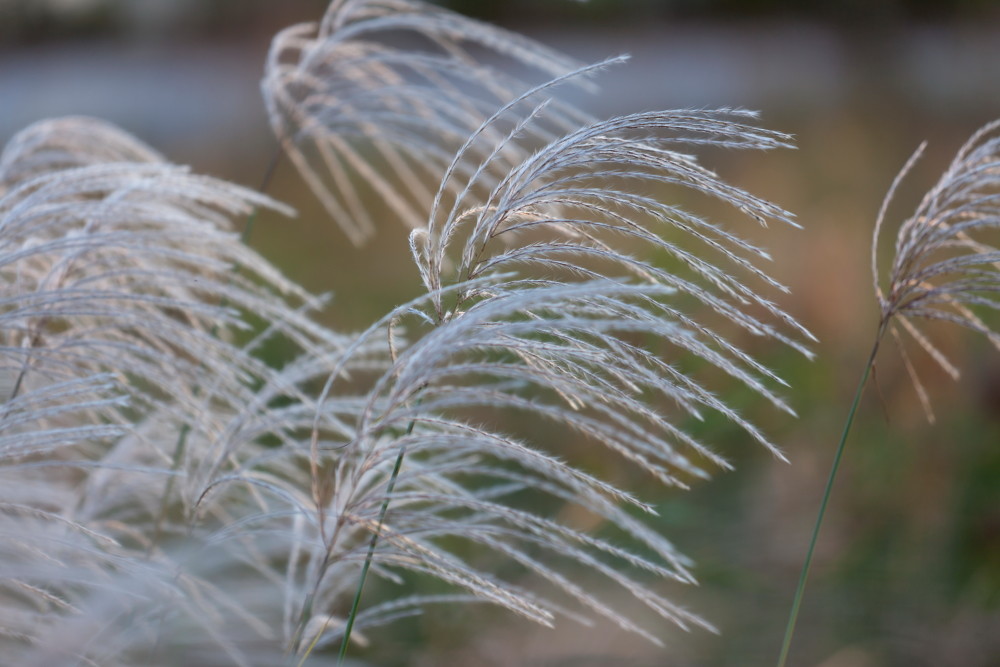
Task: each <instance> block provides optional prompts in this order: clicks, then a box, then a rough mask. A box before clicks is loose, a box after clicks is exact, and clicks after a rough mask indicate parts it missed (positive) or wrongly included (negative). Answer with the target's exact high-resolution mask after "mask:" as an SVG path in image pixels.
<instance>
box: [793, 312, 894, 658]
mask: <svg viewBox="0 0 1000 667" xmlns="http://www.w3.org/2000/svg"><path fill="white" fill-rule="evenodd" d="M887 324H888V319H887V318H883V320H882V321H881V323H880V324H879V328H878V333H877V334H876V336H875V344H874V345H872V351H871V354H869V355H868V362H867V363H866V364H865V370H864V372H863V373H862V374H861V381H860V382H858V388H857V390H855V392H854V401H853V402H852V403H851V409H850V411H849V412H848V413H847V420H846V421H845V422H844V431H843V433H842V434H841V436H840V442H839V443H838V444H837V453H836V454H835V455H834V457H833V465H832V466H831V467H830V477H829V478H828V479H827V481H826V489H825V490H824V491H823V500H822V501H821V502H820V505H819V513H818V514H817V516H816V523H815V524H814V525H813V532H812V538H811V539H810V540H809V549H808V550H807V551H806V558H805V562H803V563H802V572H801V573H800V574H799V585H798V587H797V588H796V589H795V599H794V600H793V601H792V608H791V610H790V612H789V614H788V625H787V626H786V627H785V638H784V640H783V641H782V643H781V655H780V656H779V657H778V667H785V663H786V661H787V660H788V651H789V649H790V648H791V646H792V637H793V636H794V635H795V624H796V623H797V622H798V619H799V608H800V607H801V606H802V597H803V596H804V594H805V590H806V581H807V580H808V579H809V568H810V566H811V565H812V559H813V553H814V552H815V551H816V543H817V542H818V541H819V531H820V528H821V527H822V525H823V517H824V516H826V508H827V506H828V505H829V504H830V494H831V492H832V491H833V483H834V481H835V480H836V479H837V472H838V470H839V469H840V461H841V459H842V458H843V456H844V446H845V445H846V443H847V436H848V434H849V433H850V432H851V426H853V424H854V416H855V415H856V414H857V411H858V406H859V405H860V404H861V396H862V395H863V394H864V392H865V386H866V385H867V384H868V378H869V377H870V376H871V372H872V369H873V368H874V367H875V357H876V356H877V355H878V348H879V344H880V343H881V342H882V334H884V333H885V328H886V325H887Z"/></svg>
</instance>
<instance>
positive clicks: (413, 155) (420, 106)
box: [261, 0, 588, 243]
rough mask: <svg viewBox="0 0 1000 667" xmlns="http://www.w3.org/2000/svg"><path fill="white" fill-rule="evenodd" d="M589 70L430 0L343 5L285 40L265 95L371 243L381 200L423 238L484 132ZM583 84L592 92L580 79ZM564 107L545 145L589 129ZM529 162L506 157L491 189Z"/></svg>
mask: <svg viewBox="0 0 1000 667" xmlns="http://www.w3.org/2000/svg"><path fill="white" fill-rule="evenodd" d="M505 65H506V67H505ZM578 67H579V64H578V63H575V62H574V61H572V60H570V59H569V58H567V57H565V56H563V55H561V54H559V53H557V52H555V51H553V50H551V49H548V48H546V47H544V46H542V45H540V44H538V43H536V42H534V41H531V40H529V39H526V38H524V37H522V36H520V35H517V34H514V33H511V32H508V31H505V30H502V29H499V28H495V27H493V26H490V25H487V24H484V23H480V22H478V21H473V20H471V19H468V18H465V17H463V16H460V15H458V14H455V13H454V12H450V11H447V10H444V9H441V8H439V7H435V6H433V5H430V4H427V3H424V2H420V1H419V0H334V2H332V3H331V5H330V7H329V9H328V10H327V12H326V15H325V16H324V17H323V20H322V21H321V22H320V23H319V24H318V25H317V24H301V25H296V26H292V27H290V28H287V29H285V30H283V31H281V32H279V33H278V34H277V36H275V38H274V41H273V43H272V46H271V52H270V54H269V56H268V61H267V68H266V71H265V76H264V80H263V82H262V84H261V88H262V91H263V94H264V100H265V103H266V105H267V110H268V116H269V118H270V122H271V126H272V127H273V128H274V131H275V133H276V134H277V136H278V138H279V140H280V141H281V144H282V146H283V148H284V150H285V152H286V153H287V154H288V155H289V157H290V158H291V160H292V161H293V162H294V163H295V166H296V167H297V168H298V170H299V171H300V173H301V174H302V176H303V178H304V179H305V180H306V182H307V183H308V184H309V186H310V187H311V188H312V190H313V192H315V193H316V195H317V196H318V197H319V199H320V201H321V202H322V203H323V205H324V206H325V207H326V209H327V210H328V211H329V213H330V215H331V216H332V218H333V219H334V220H335V221H336V222H337V224H339V225H340V226H341V227H342V228H343V229H344V231H345V233H347V235H348V236H349V237H350V238H351V240H352V241H354V242H355V243H360V242H361V241H364V240H365V239H366V238H368V237H369V236H370V235H371V234H372V233H373V231H374V228H375V224H374V222H373V220H372V219H371V214H370V211H369V210H368V209H369V207H370V206H371V204H370V202H371V200H372V198H373V197H375V198H378V199H379V200H381V201H384V202H385V204H386V205H387V206H388V207H389V208H390V209H391V211H392V213H393V214H394V215H395V216H396V217H397V218H398V219H399V220H400V222H402V223H404V224H406V225H408V226H410V227H413V228H418V227H420V226H422V225H423V224H424V223H425V221H426V218H427V214H428V211H429V208H430V205H431V201H432V198H433V194H434V190H435V188H436V187H437V184H438V183H439V182H440V180H441V176H442V174H443V173H444V170H445V169H446V168H447V167H448V165H449V164H450V163H451V160H452V158H453V157H454V155H455V153H456V152H457V151H458V149H459V148H460V147H461V146H462V144H463V142H465V140H466V139H467V138H468V137H469V136H470V135H472V134H473V133H474V132H475V131H476V130H477V128H479V127H480V125H481V124H482V123H483V121H484V120H486V118H488V117H490V116H491V115H492V114H493V113H494V112H495V111H496V109H497V107H499V106H502V105H503V104H506V103H507V102H508V101H510V100H511V99H513V98H515V97H517V96H518V95H520V94H521V93H523V92H525V91H526V90H528V89H529V88H531V86H532V85H533V84H537V83H541V82H543V81H546V80H548V79H550V78H552V77H556V76H561V75H564V74H567V73H569V72H573V71H575V70H576V69H577V68H578ZM509 70H514V71H516V72H520V74H511V73H508V71H509ZM576 83H577V84H579V85H583V86H584V87H588V86H587V84H586V82H585V81H584V80H583V79H582V78H580V77H577V79H576ZM553 107H554V108H553V109H551V110H550V112H549V114H548V118H549V121H550V125H551V126H550V127H548V128H547V127H545V126H544V125H542V124H536V126H535V127H534V128H533V130H532V132H533V133H534V134H537V135H538V138H539V139H540V140H550V139H551V138H552V137H553V136H555V135H553V131H555V132H557V133H558V132H561V131H566V130H567V129H569V128H572V127H574V126H576V125H579V124H580V123H581V122H585V121H586V119H587V118H588V117H587V116H586V115H585V114H582V113H581V112H579V111H577V110H576V109H574V108H573V107H572V106H569V105H564V104H559V103H555V104H554V105H553ZM514 111H516V110H514V109H512V110H511V116H514V115H515V114H514ZM491 131H492V130H491ZM489 138H490V137H487V139H489ZM465 152H466V154H467V156H468V157H469V158H472V159H473V160H475V159H480V160H481V159H482V158H483V157H484V155H483V154H482V153H481V152H479V153H475V152H474V151H472V150H471V149H467V150H466V151H465ZM524 155H525V151H524V148H522V147H521V146H520V145H518V144H511V145H507V146H505V149H504V152H503V155H502V158H503V159H500V158H501V156H497V159H494V160H492V161H491V165H490V166H491V170H492V171H491V172H489V173H483V174H482V175H481V176H480V179H479V182H480V184H484V183H486V182H487V181H488V180H490V181H492V182H495V181H497V180H498V179H500V178H502V177H503V175H504V173H505V172H506V170H507V169H510V168H511V167H513V166H514V165H515V164H516V163H517V162H518V161H519V160H520V159H521V158H523V157H524ZM461 166H467V165H464V164H463V165H461Z"/></svg>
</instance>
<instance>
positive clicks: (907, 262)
mask: <svg viewBox="0 0 1000 667" xmlns="http://www.w3.org/2000/svg"><path fill="white" fill-rule="evenodd" d="M998 130H1000V121H994V122H992V123H989V124H987V125H985V126H984V127H982V128H981V129H980V130H979V131H977V132H976V133H975V134H973V135H972V137H971V138H970V139H969V140H968V141H967V142H966V143H965V145H964V146H962V148H961V149H960V150H959V151H958V154H957V155H956V156H955V158H954V160H953V161H952V163H951V165H950V166H949V167H948V169H947V170H945V172H944V174H943V175H942V176H941V178H940V179H939V180H938V182H937V184H935V185H934V187H932V188H931V189H930V191H929V192H927V194H926V195H925V196H924V197H923V199H922V200H921V201H920V203H919V205H918V206H917V208H916V210H915V211H914V212H913V214H912V215H911V216H909V217H908V218H906V220H904V221H903V223H902V224H901V225H900V227H899V231H898V232H897V234H896V243H895V251H894V254H893V261H892V267H891V269H890V271H889V275H888V278H887V279H886V287H885V290H884V291H883V287H882V283H883V278H882V277H881V275H880V272H879V266H878V242H879V237H880V236H881V231H882V227H883V224H884V222H885V217H886V213H887V210H888V207H889V204H890V203H891V201H892V199H893V195H894V194H895V192H896V190H897V188H898V186H899V184H900V183H901V182H902V180H903V178H904V177H905V176H906V174H907V173H908V172H909V170H910V168H911V167H912V166H913V165H914V163H915V162H916V161H917V160H918V159H919V157H920V155H921V154H922V153H923V150H924V146H925V145H926V144H924V145H921V146H920V148H919V149H918V150H917V152H916V153H914V155H913V156H912V157H911V158H910V160H909V161H908V162H907V164H906V165H905V166H904V168H903V170H902V171H901V172H900V174H899V175H898V176H897V177H896V180H895V181H894V183H893V184H892V187H891V188H890V189H889V192H888V194H887V195H886V198H885V201H884V202H883V205H882V209H881V211H880V212H879V216H878V219H877V221H876V225H875V231H874V238H873V241H872V255H871V262H872V274H873V276H874V286H875V295H876V298H877V299H878V303H879V307H880V309H881V328H882V329H888V331H890V332H891V333H892V335H893V337H894V338H895V339H896V340H897V342H901V338H902V335H901V333H900V329H901V330H902V332H905V333H906V334H907V335H908V336H910V337H911V338H912V339H913V340H915V341H916V342H917V344H918V345H919V346H920V347H921V348H922V349H923V350H924V351H926V352H927V354H929V355H930V357H931V358H932V359H934V361H935V362H936V363H937V364H938V365H939V366H940V367H941V368H942V369H943V370H944V371H945V372H946V373H947V374H948V375H950V376H951V377H953V378H956V379H957V378H958V375H959V371H958V369H957V368H956V367H955V365H954V364H952V362H951V361H950V360H949V359H948V358H947V356H946V355H945V354H944V353H943V352H942V351H941V350H940V349H939V348H938V347H937V346H936V345H935V344H934V343H933V342H932V341H931V339H930V338H928V337H927V336H926V335H925V334H924V333H923V332H922V331H921V330H920V329H919V328H918V327H917V325H916V324H915V323H914V320H919V319H924V320H938V321H944V322H951V323H954V324H957V325H959V326H962V327H965V328H967V329H971V330H973V331H977V332H979V333H981V334H983V335H984V336H986V337H987V338H988V339H989V340H990V342H991V343H992V344H993V345H994V347H997V348H998V349H1000V333H998V332H997V330H996V328H995V326H994V325H991V324H990V323H989V322H988V320H984V319H983V317H985V316H987V314H988V313H989V311H993V310H997V309H998V308H1000V302H998V301H997V299H996V297H995V294H996V293H997V291H1000V249H998V248H997V246H996V245H995V242H994V241H993V239H995V238H996V232H997V228H998V227H1000V133H998ZM897 325H898V326H897ZM900 350H902V351H903V360H904V362H905V365H906V368H907V371H908V372H909V374H910V377H911V379H912V381H913V383H914V386H915V388H916V390H917V393H918V395H919V397H920V400H921V402H922V404H923V406H924V409H925V412H926V413H927V416H928V418H929V419H931V420H933V412H932V411H931V402H930V400H929V398H928V395H927V392H926V390H925V388H924V386H923V384H922V383H921V381H920V379H919V377H918V376H917V373H916V370H915V368H914V366H913V364H912V362H911V361H910V359H909V357H908V356H907V355H906V352H905V348H904V347H902V345H901V346H900Z"/></svg>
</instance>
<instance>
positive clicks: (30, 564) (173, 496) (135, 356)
mask: <svg viewBox="0 0 1000 667" xmlns="http://www.w3.org/2000/svg"><path fill="white" fill-rule="evenodd" d="M0 166H2V169H0V277H2V284H3V288H2V294H0V304H2V305H0V380H2V383H0V384H2V391H3V395H2V397H0V401H2V402H0V478H2V482H0V509H2V511H0V533H2V535H3V539H2V540H0V543H2V545H3V546H2V557H0V563H2V564H0V653H2V654H3V655H4V656H5V657H4V660H5V661H6V660H8V659H9V660H11V661H12V664H39V665H43V664H68V663H74V664H76V663H78V662H79V663H81V664H102V665H111V664H155V663H156V662H157V658H156V656H155V655H154V654H155V651H153V652H152V653H151V652H150V651H151V647H156V646H158V645H159V646H162V647H164V649H168V648H170V644H171V642H173V641H175V640H174V639H171V637H181V638H182V639H181V640H180V641H184V640H186V639H188V638H190V637H199V638H200V639H201V641H202V644H203V645H205V646H207V645H212V646H215V647H217V648H218V647H221V649H222V650H223V651H224V652H225V654H226V655H227V656H229V657H230V658H231V660H229V661H230V662H235V663H240V662H242V663H243V664H246V661H245V660H240V659H239V651H237V650H236V649H235V648H233V646H232V645H231V642H227V641H224V637H225V636H226V635H227V634H228V635H231V636H236V635H240V636H244V635H245V633H244V632H243V631H244V630H246V629H247V628H253V629H255V630H258V631H259V630H260V625H261V624H260V622H259V621H256V620H254V619H252V618H250V617H249V616H248V614H249V612H248V614H245V615H242V616H241V615H239V614H235V615H234V614H233V613H232V610H231V607H233V606H234V605H235V606H237V607H238V606H240V605H241V603H233V602H232V599H233V598H234V596H236V597H238V594H237V593H233V591H239V590H240V589H239V587H237V586H233V587H232V590H231V591H222V590H219V589H218V588H216V586H215V585H213V584H210V583H209V579H207V578H206V577H207V576H208V575H210V574H211V571H210V568H209V567H206V564H207V562H211V559H206V558H205V557H204V547H205V545H207V544H209V543H210V542H211V540H212V537H211V536H212V534H213V531H215V530H216V529H215V528H213V523H214V522H219V521H225V520H226V519H227V518H228V517H229V516H231V515H233V514H237V513H239V512H240V511H241V508H244V507H247V506H249V507H253V506H254V505H255V503H254V502H253V500H252V497H248V496H246V494H245V493H244V494H243V497H241V498H239V499H237V501H236V502H232V501H231V502H230V505H231V507H226V506H223V505H221V504H218V503H212V502H208V501H206V499H205V494H206V492H207V490H208V489H209V488H211V487H213V486H215V485H218V484H219V483H220V480H221V479H223V478H226V477H233V476H234V475H238V474H239V473H240V472H241V471H242V470H243V467H244V466H247V465H252V462H253V461H255V460H256V458H257V457H260V456H262V455H264V454H266V451H267V450H266V449H264V448H262V447H261V445H260V444H259V443H260V440H261V436H262V435H268V436H269V437H271V438H273V439H276V440H279V441H280V440H281V439H282V438H284V439H287V437H288V436H287V431H288V430H290V429H294V428H295V419H296V414H298V420H299V422H301V426H300V428H302V429H305V428H307V427H309V426H310V425H311V424H312V423H313V422H314V420H315V419H314V414H315V409H314V407H311V404H310V403H309V399H308V396H307V395H306V394H305V393H303V392H302V391H301V390H300V388H299V384H304V383H308V382H309V381H310V380H312V381H313V382H316V381H318V380H317V377H318V378H322V377H325V375H326V373H327V372H328V367H325V366H324V365H323V363H322V359H324V358H326V357H328V356H330V353H331V352H333V351H336V350H337V349H339V348H340V347H342V341H341V339H340V338H338V337H336V336H335V335H333V334H330V333H329V332H327V331H325V330H324V329H322V328H320V327H317V326H315V325H313V324H312V323H311V322H310V320H309V318H308V317H307V316H306V315H305V313H304V310H308V309H312V308H315V307H318V306H319V305H320V302H319V301H317V300H316V299H315V298H313V297H311V296H309V295H308V294H306V293H305V292H303V291H302V290H301V289H300V288H298V287H297V286H295V285H294V284H292V283H290V282H288V281H287V280H285V279H284V278H283V277H282V276H281V275H280V274H279V273H278V272H277V271H276V270H275V269H274V268H273V267H271V266H270V265H269V264H268V263H267V262H266V261H265V260H263V259H262V258H261V257H259V256H258V255H257V254H256V253H254V252H253V251H252V250H250V249H249V248H247V247H246V246H245V245H244V244H243V243H241V242H240V240H239V237H238V235H236V234H235V233H234V232H233V231H232V226H233V225H232V221H233V219H234V218H236V219H238V218H239V217H242V216H245V215H246V214H248V213H249V212H250V210H251V208H253V207H256V206H268V207H273V208H277V209H279V210H283V211H287V210H288V209H286V208H285V207H283V206H281V205H279V204H277V203H276V202H273V201H272V200H270V199H267V198H264V197H261V196H260V195H257V194H255V193H253V192H250V191H247V190H245V189H243V188H239V187H237V186H234V185H230V184H227V183H224V182H221V181H218V180H215V179H209V178H203V177H197V176H193V175H191V174H190V173H188V172H187V170H185V169H182V168H179V167H176V166H173V165H170V164H166V163H163V162H162V161H159V158H158V157H157V155H156V153H155V152H154V151H152V150H151V149H148V148H146V147H145V146H143V145H142V144H141V143H139V142H138V141H136V140H135V139H132V138H131V137H129V136H128V135H126V134H125V133H123V132H121V131H120V130H117V129H116V128H113V127H111V126H109V125H107V124H105V123H102V122H100V121H94V120H90V119H81V118H69V119H65V120H62V119H59V120H53V121H46V122H43V123H39V124H37V125H35V126H32V127H30V128H28V129H26V130H24V131H23V132H22V133H20V134H19V135H17V136H16V137H14V138H12V139H11V141H10V142H9V143H8V145H7V147H6V148H5V150H4V152H3V155H2V156H0ZM296 302H297V303H298V304H299V305H298V306H296V305H295V304H296ZM249 314H253V316H254V317H256V318H258V319H260V320H263V321H264V322H266V325H264V326H263V327H258V329H259V331H258V332H253V331H250V327H251V323H250V322H249V321H248V317H249ZM277 339H280V340H282V341H284V344H285V345H287V346H289V347H292V348H294V349H297V350H300V351H301V352H302V354H304V355H306V356H308V357H309V358H310V359H311V360H312V361H311V363H310V364H309V365H304V364H302V363H290V364H289V365H288V367H287V368H285V369H283V370H282V371H281V372H278V371H276V370H274V369H271V368H269V367H268V366H266V365H265V364H264V363H263V362H261V361H259V360H258V359H257V354H256V350H257V348H258V347H259V346H261V345H263V344H265V343H266V342H267V341H268V340H277ZM317 360H318V361H317ZM278 399H280V400H281V401H282V402H284V403H288V402H289V401H290V400H292V399H294V405H293V406H292V407H280V406H274V405H273V404H274V403H275V402H276V400H278ZM196 546H198V547H199V548H195V547H196ZM221 553H228V554H229V556H230V559H229V561H228V564H227V566H226V568H224V569H223V570H222V571H224V572H231V571H232V569H233V564H234V563H239V562H245V561H247V560H250V561H251V562H253V559H252V558H248V557H247V556H246V555H240V556H239V557H238V558H236V559H234V558H233V557H232V555H233V552H232V551H225V550H222V549H216V550H213V551H212V557H213V558H215V559H219V555H220V554H221ZM192 554H199V555H200V556H201V558H200V559H199V560H198V561H195V562H196V563H197V567H196V566H194V565H192V564H191V563H189V562H188V561H187V559H189V558H190V557H191V556H192ZM199 572H200V574H199ZM202 575H204V576H202ZM228 576H232V575H231V574H229V575H228ZM223 580H224V577H222V576H218V575H217V576H216V578H215V583H217V582H219V581H223ZM111 610H114V611H113V612H112V611H111ZM105 612H107V613H105ZM223 612H225V613H223ZM228 617H235V618H238V619H241V621H242V622H243V627H242V629H240V630H238V631H232V629H231V628H228V632H223V631H222V630H220V628H223V629H225V628H226V626H227V625H232V622H231V621H228V620H224V619H227V618H228ZM178 618H186V619H188V621H187V623H186V625H188V626H190V627H192V628H198V630H199V632H198V633H189V634H187V635H185V634H184V633H180V634H178V635H175V634H173V633H170V632H168V631H167V630H168V628H170V627H171V626H172V625H175V624H176V623H177V622H179V621H177V620H176V619H178ZM265 634H266V633H265ZM258 635H259V632H258ZM133 648H135V649H136V651H132V650H131V649H133Z"/></svg>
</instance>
